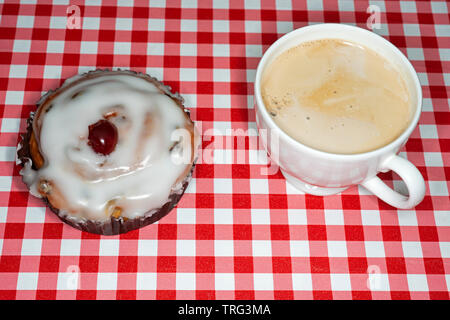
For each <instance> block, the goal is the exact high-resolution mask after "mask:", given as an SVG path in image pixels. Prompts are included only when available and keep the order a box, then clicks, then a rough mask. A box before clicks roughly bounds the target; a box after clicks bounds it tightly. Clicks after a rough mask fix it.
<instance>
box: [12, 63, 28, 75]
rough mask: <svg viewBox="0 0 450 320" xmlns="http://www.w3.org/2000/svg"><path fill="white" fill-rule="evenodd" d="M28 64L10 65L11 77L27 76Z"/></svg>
mask: <svg viewBox="0 0 450 320" xmlns="http://www.w3.org/2000/svg"><path fill="white" fill-rule="evenodd" d="M27 70H28V66H27V65H23V64H12V65H10V66H9V77H10V78H26V77H27Z"/></svg>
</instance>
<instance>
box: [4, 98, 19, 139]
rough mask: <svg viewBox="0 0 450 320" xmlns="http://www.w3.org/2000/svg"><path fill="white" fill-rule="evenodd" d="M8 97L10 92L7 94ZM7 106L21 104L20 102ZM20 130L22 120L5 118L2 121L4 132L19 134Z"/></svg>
mask: <svg viewBox="0 0 450 320" xmlns="http://www.w3.org/2000/svg"><path fill="white" fill-rule="evenodd" d="M6 96H8V92H7V93H6ZM7 104H19V103H18V101H16V103H7ZM19 129H20V119H16V118H3V120H2V132H19Z"/></svg>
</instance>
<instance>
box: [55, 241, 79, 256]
mask: <svg viewBox="0 0 450 320" xmlns="http://www.w3.org/2000/svg"><path fill="white" fill-rule="evenodd" d="M80 248H81V239H61V247H60V249H59V254H60V255H61V256H74V257H76V256H79V255H80Z"/></svg>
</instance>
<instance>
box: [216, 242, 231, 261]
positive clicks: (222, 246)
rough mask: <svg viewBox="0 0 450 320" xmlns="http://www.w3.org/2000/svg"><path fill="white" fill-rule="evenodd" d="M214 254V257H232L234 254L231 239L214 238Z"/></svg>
mask: <svg viewBox="0 0 450 320" xmlns="http://www.w3.org/2000/svg"><path fill="white" fill-rule="evenodd" d="M214 255H215V256H216V257H232V256H233V255H234V243H233V240H214Z"/></svg>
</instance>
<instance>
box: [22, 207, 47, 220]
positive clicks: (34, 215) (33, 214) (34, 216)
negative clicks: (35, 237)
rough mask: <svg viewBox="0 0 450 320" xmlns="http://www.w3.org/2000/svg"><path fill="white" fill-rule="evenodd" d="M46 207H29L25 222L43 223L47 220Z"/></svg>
mask: <svg viewBox="0 0 450 320" xmlns="http://www.w3.org/2000/svg"><path fill="white" fill-rule="evenodd" d="M45 209H46V208H45V207H28V208H27V213H26V217H25V222H26V223H43V222H44V221H45Z"/></svg>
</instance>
